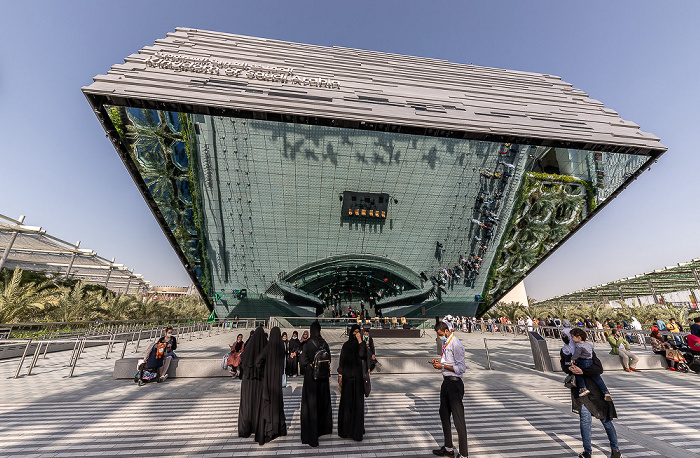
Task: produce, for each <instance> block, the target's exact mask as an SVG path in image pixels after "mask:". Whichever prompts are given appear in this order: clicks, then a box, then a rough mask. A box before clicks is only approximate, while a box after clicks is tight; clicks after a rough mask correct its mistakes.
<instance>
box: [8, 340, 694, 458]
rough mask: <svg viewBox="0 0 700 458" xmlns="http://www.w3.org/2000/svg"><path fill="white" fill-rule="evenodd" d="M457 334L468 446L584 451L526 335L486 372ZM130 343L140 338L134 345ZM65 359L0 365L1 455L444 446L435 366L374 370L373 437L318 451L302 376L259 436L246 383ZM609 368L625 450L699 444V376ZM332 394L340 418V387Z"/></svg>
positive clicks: (187, 351)
mask: <svg viewBox="0 0 700 458" xmlns="http://www.w3.org/2000/svg"><path fill="white" fill-rule="evenodd" d="M325 334H326V337H327V338H328V340H329V341H331V345H332V347H334V348H339V347H340V343H341V341H342V340H344V337H343V336H342V333H341V332H340V331H330V330H329V331H326V332H325ZM458 335H459V337H461V338H462V340H463V342H464V343H465V347H466V348H467V357H468V366H469V370H468V373H467V375H466V377H465V385H466V387H467V389H466V395H465V408H466V417H467V425H468V428H469V444H470V456H472V457H523V456H532V457H549V456H552V457H556V456H561V457H566V456H576V453H577V452H579V451H580V450H581V442H580V434H579V430H578V420H577V417H576V416H575V415H574V414H572V413H571V412H570V403H569V399H568V391H567V390H566V389H565V388H564V387H563V385H562V379H563V376H562V374H561V373H559V374H541V373H538V372H535V371H534V370H532V369H531V366H532V362H531V360H532V356H531V353H530V349H529V344H528V343H527V341H525V340H524V339H522V338H521V339H520V340H515V341H514V340H512V339H509V340H499V339H498V338H489V341H488V345H489V348H490V350H491V359H492V366H493V369H494V370H493V371H489V370H486V369H485V367H486V364H487V363H486V358H485V353H484V350H483V348H484V342H483V336H482V335H480V334H476V335H471V336H466V335H464V334H458ZM229 340H231V335H230V334H229V335H216V334H214V335H213V336H212V337H210V338H207V337H205V338H202V339H197V338H196V337H194V338H193V339H192V340H191V341H190V340H188V339H187V338H184V339H181V342H180V348H181V350H180V351H179V352H178V353H180V354H181V356H187V355H195V354H196V355H202V356H204V355H206V356H212V355H218V354H223V351H224V350H222V346H223V345H224V344H225V343H226V342H228V341H229ZM376 344H377V352H378V357H381V355H382V352H384V353H383V354H385V355H388V354H392V355H394V354H405V353H413V352H415V354H417V355H419V356H420V357H423V356H430V355H431V352H434V349H435V341H434V338H433V337H432V336H430V335H428V336H426V337H424V338H422V339H416V340H415V341H399V340H397V341H388V340H386V339H381V340H380V339H377V341H376ZM119 352H121V349H119V351H118V352H116V353H119ZM130 352H131V347H129V349H128V350H127V356H130ZM116 356H118V354H117V355H116ZM69 357H70V355H69V354H66V353H62V354H60V353H56V354H49V355H48V357H47V359H46V360H43V359H40V360H39V364H38V366H37V367H36V368H35V369H34V371H33V372H32V375H31V376H29V377H25V376H22V377H20V378H19V379H16V380H15V379H12V378H11V377H12V375H14V371H15V369H16V364H17V360H7V361H2V362H0V395H1V396H2V397H1V399H0V456H117V455H136V456H147V455H151V456H202V455H205V456H272V455H275V456H276V455H284V456H290V457H297V456H298V457H314V456H356V457H365V456H366V457H382V456H386V457H390V456H420V457H429V456H432V454H431V453H430V450H431V449H433V448H437V447H438V445H439V444H441V443H442V431H441V429H440V420H439V416H438V412H437V409H438V396H439V387H440V382H441V379H440V375H439V374H438V373H436V374H435V375H434V376H433V375H425V374H420V375H415V376H406V375H381V374H379V375H377V376H375V377H374V378H373V392H372V395H371V396H370V398H369V399H368V400H367V402H366V420H365V425H366V430H367V434H366V435H365V438H364V440H363V441H362V442H361V443H355V442H353V441H348V440H343V439H340V438H338V437H337V436H336V435H329V436H324V437H322V438H321V441H320V443H321V444H320V447H319V448H318V449H313V448H311V447H308V446H302V445H301V443H300V440H299V412H300V411H299V404H300V398H301V379H296V378H293V379H290V383H289V385H290V386H289V387H288V388H286V389H285V411H286V416H287V425H288V431H289V433H288V435H287V436H286V437H283V438H279V439H277V440H275V441H273V442H271V443H269V444H266V445H265V446H262V447H261V446H258V445H257V444H256V443H255V442H254V440H253V439H252V438H248V439H241V438H239V437H237V435H236V418H237V412H238V401H239V386H240V385H239V384H240V382H239V381H237V380H231V379H228V378H210V379H172V380H168V381H167V382H166V383H162V384H149V385H145V386H143V387H141V388H139V387H137V386H136V385H135V384H134V383H133V382H131V381H129V380H113V379H112V377H111V367H112V366H113V364H114V359H109V360H104V359H101V358H103V357H104V349H99V348H95V349H88V350H87V351H86V354H85V355H84V357H83V358H82V359H81V360H80V363H79V365H78V367H77V368H76V371H75V374H76V375H75V376H74V377H73V378H67V377H66V376H67V374H68V368H67V367H65V365H66V364H67V362H68V359H69ZM24 372H25V371H24V370H23V373H24ZM604 377H605V380H606V383H607V384H608V386H609V387H610V388H611V391H612V393H613V396H614V397H615V402H616V406H617V409H618V414H619V415H620V418H619V419H618V420H617V421H616V422H615V424H616V427H617V430H618V436H619V438H620V445H621V448H622V451H623V453H624V456H629V457H635V456H670V457H679V458H680V457H689V456H698V455H700V433H699V432H698V431H700V420H698V419H697V418H698V416H697V411H698V409H699V408H700V390H699V389H698V388H700V376H698V375H695V374H677V373H666V372H662V371H648V372H643V373H640V374H628V373H624V372H610V373H606V374H605V376H604ZM332 397H333V403H334V416H335V415H337V403H338V395H337V391H334V392H333V394H332ZM334 421H335V419H334ZM593 440H594V456H596V457H603V456H607V455H609V447H608V445H607V441H606V438H605V434H604V432H603V430H602V428H601V427H600V424H599V423H597V422H596V423H594V434H593ZM455 441H456V435H455Z"/></svg>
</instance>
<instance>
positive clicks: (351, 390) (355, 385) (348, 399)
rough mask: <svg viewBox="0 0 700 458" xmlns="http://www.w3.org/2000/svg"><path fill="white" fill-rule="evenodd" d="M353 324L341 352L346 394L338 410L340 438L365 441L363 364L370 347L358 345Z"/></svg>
mask: <svg viewBox="0 0 700 458" xmlns="http://www.w3.org/2000/svg"><path fill="white" fill-rule="evenodd" d="M359 329H360V326H358V325H353V327H352V328H351V329H350V336H349V337H348V341H347V342H345V343H344V344H343V348H342V349H341V350H340V361H339V363H338V374H340V375H342V387H343V391H342V392H341V393H340V406H339V407H338V436H340V437H342V438H352V439H353V440H356V441H361V440H362V436H363V435H364V434H365V410H364V409H365V391H364V378H363V373H362V371H363V367H362V361H363V360H364V359H365V358H366V351H367V345H365V344H364V342H363V343H362V344H360V343H359V342H357V337H355V334H354V332H355V330H359Z"/></svg>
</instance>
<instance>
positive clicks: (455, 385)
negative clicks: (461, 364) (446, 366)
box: [440, 377, 469, 456]
mask: <svg viewBox="0 0 700 458" xmlns="http://www.w3.org/2000/svg"><path fill="white" fill-rule="evenodd" d="M463 398H464V382H463V381H462V379H461V378H457V377H455V378H447V377H445V378H443V379H442V386H441V387H440V421H441V422H442V433H443V434H444V436H445V447H449V448H452V447H454V446H453V444H452V425H451V423H450V416H452V420H453V421H454V423H455V429H456V430H457V437H458V438H459V453H460V454H462V455H464V456H468V455H469V452H468V448H467V423H466V421H465V419H464V404H463V403H462V399H463Z"/></svg>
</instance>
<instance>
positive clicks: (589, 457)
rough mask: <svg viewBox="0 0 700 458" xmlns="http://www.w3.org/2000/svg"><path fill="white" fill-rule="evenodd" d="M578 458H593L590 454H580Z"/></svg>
mask: <svg viewBox="0 0 700 458" xmlns="http://www.w3.org/2000/svg"><path fill="white" fill-rule="evenodd" d="M578 458H591V454H590V453H588V452H581V453H579V454H578Z"/></svg>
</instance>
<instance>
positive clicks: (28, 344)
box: [15, 339, 32, 378]
mask: <svg viewBox="0 0 700 458" xmlns="http://www.w3.org/2000/svg"><path fill="white" fill-rule="evenodd" d="M31 344H32V339H29V340H28V341H27V345H26V346H25V347H24V353H22V358H20V360H19V364H18V365H17V370H16V371H15V378H17V377H19V371H20V370H21V369H22V365H23V364H24V358H25V357H26V356H27V352H28V351H29V346H30V345H31Z"/></svg>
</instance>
